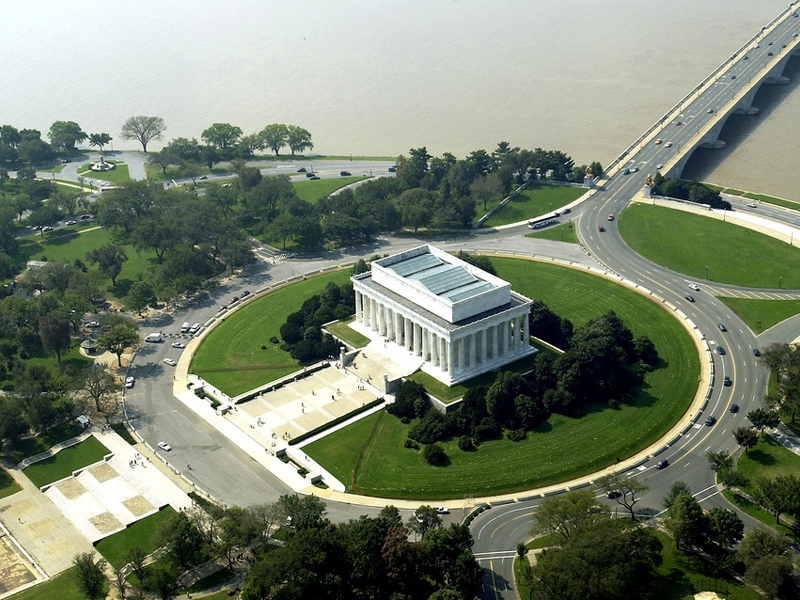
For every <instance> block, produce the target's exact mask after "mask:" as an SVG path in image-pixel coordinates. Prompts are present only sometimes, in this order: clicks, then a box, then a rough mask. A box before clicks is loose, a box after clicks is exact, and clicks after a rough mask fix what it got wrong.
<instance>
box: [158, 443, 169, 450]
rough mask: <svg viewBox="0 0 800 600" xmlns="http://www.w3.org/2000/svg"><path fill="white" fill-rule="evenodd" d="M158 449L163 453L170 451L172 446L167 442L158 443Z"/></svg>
mask: <svg viewBox="0 0 800 600" xmlns="http://www.w3.org/2000/svg"><path fill="white" fill-rule="evenodd" d="M158 447H159V448H161V449H162V450H164V451H165V452H169V451H170V450H172V446H170V445H169V444H168V443H167V442H158Z"/></svg>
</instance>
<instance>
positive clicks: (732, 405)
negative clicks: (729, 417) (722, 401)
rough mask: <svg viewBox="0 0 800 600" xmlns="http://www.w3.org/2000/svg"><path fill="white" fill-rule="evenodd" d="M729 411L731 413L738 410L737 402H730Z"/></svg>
mask: <svg viewBox="0 0 800 600" xmlns="http://www.w3.org/2000/svg"><path fill="white" fill-rule="evenodd" d="M731 412H732V413H737V412H739V405H738V404H731Z"/></svg>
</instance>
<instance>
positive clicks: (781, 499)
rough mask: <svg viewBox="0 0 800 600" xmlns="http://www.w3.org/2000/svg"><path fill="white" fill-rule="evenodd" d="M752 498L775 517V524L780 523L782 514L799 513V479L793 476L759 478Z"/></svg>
mask: <svg viewBox="0 0 800 600" xmlns="http://www.w3.org/2000/svg"><path fill="white" fill-rule="evenodd" d="M753 497H754V498H755V500H756V502H758V503H759V504H760V505H761V506H762V507H764V510H766V511H767V512H769V513H771V514H773V515H775V523H780V522H781V515H782V514H784V513H792V514H798V512H800V511H799V510H798V508H800V507H799V506H798V505H799V503H800V479H798V478H797V477H795V476H794V475H777V476H775V477H773V478H769V477H759V478H758V479H757V480H756V489H755V491H754V493H753Z"/></svg>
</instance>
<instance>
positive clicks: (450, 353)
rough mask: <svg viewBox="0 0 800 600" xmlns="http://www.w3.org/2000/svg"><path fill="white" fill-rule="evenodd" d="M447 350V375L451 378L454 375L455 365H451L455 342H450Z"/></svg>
mask: <svg viewBox="0 0 800 600" xmlns="http://www.w3.org/2000/svg"><path fill="white" fill-rule="evenodd" d="M446 348H447V374H448V375H450V377H452V376H453V375H454V374H455V365H454V364H453V352H454V351H455V349H456V345H455V342H453V341H451V342H450V344H449V345H448V346H446Z"/></svg>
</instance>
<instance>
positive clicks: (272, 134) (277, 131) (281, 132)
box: [258, 123, 294, 156]
mask: <svg viewBox="0 0 800 600" xmlns="http://www.w3.org/2000/svg"><path fill="white" fill-rule="evenodd" d="M258 135H259V137H260V138H261V143H262V145H263V146H264V147H265V148H270V149H271V150H272V151H273V152H274V153H275V156H278V154H279V153H280V150H281V148H283V147H284V146H285V145H286V144H287V143H288V142H289V128H288V127H286V125H282V124H279V123H273V124H272V125H267V126H266V127H264V129H262V130H261V132H260V133H259V134H258ZM292 154H294V152H292Z"/></svg>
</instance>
